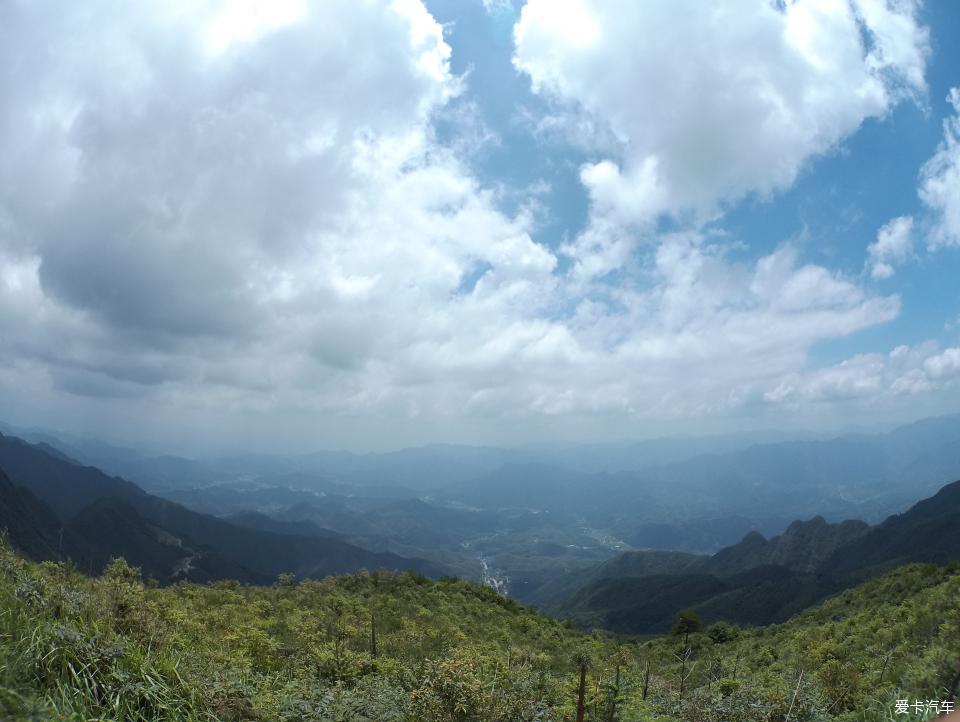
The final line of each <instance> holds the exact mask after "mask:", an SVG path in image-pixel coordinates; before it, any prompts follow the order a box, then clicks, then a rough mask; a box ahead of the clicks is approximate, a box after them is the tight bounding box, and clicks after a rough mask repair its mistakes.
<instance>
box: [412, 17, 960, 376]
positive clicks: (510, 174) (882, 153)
mask: <svg viewBox="0 0 960 722" xmlns="http://www.w3.org/2000/svg"><path fill="white" fill-rule="evenodd" d="M522 5H523V3H519V2H517V3H511V2H501V3H494V4H492V5H491V6H490V7H489V8H487V9H485V8H484V6H483V3H481V2H458V1H456V0H446V1H444V0H433V1H431V2H427V7H428V8H429V9H430V11H431V13H432V14H433V15H434V17H436V18H437V20H439V21H440V22H442V23H445V24H447V32H448V38H449V42H450V45H451V47H452V49H453V53H452V58H451V65H452V68H453V69H454V72H457V73H459V74H465V75H466V76H467V78H468V92H467V93H466V94H465V96H464V97H463V99H462V100H463V102H469V103H475V104H476V106H477V110H478V114H479V116H480V118H481V119H482V121H483V122H484V123H485V124H486V125H487V126H489V128H490V129H491V130H492V131H493V132H495V133H496V135H497V136H498V138H499V141H500V142H499V143H497V144H494V145H492V147H489V148H487V149H485V151H484V152H483V153H481V154H479V156H478V158H477V159H476V167H477V168H478V170H479V171H480V172H481V173H482V174H483V177H485V178H486V179H487V180H488V182H490V183H504V184H507V185H510V186H520V187H522V186H525V185H529V184H532V183H534V182H535V181H537V180H538V179H541V178H549V179H550V181H551V183H552V184H553V186H554V187H553V189H552V192H551V194H550V209H551V213H550V218H549V219H548V221H547V222H546V223H545V224H544V226H543V229H542V233H541V235H540V236H539V238H540V239H541V240H542V241H543V242H546V243H554V244H557V245H559V243H560V242H561V241H562V239H563V238H565V237H570V236H575V235H576V234H577V233H578V232H579V231H580V230H582V228H583V226H584V224H585V223H586V220H587V213H588V199H587V196H586V194H585V192H584V189H583V186H582V185H581V183H580V182H579V174H578V171H579V166H580V164H581V163H583V162H586V161H587V160H591V158H590V156H589V154H585V153H581V152H576V151H575V150H571V149H570V148H563V147H552V148H549V150H546V149H544V147H543V145H542V144H539V143H538V142H537V141H536V139H535V138H533V137H532V136H531V133H530V132H529V128H528V126H526V125H525V124H524V123H522V122H521V120H520V118H519V117H518V116H519V113H518V109H519V108H524V109H530V111H531V112H533V113H537V112H543V102H542V100H541V99H540V98H538V97H537V96H535V95H534V94H533V93H531V92H530V83H529V79H528V78H527V77H525V76H524V75H523V74H520V73H518V72H517V70H516V69H515V68H514V66H513V64H512V62H511V58H512V55H513V37H512V33H513V26H514V23H515V22H516V20H517V18H518V14H519V8H522ZM918 19H919V21H920V22H922V23H923V24H925V25H927V26H928V27H929V28H930V31H931V34H930V45H931V49H932V52H931V55H930V59H929V63H928V65H927V67H926V79H927V84H928V90H927V92H926V94H925V95H924V96H923V97H922V98H920V99H918V102H916V103H909V102H908V103H903V104H900V105H898V106H897V107H895V108H894V109H893V110H892V111H891V112H890V113H889V115H888V116H886V117H884V118H882V119H870V120H867V121H865V122H864V123H863V125H862V127H860V128H859V129H858V130H857V132H855V133H853V134H851V135H850V136H849V137H847V138H845V139H844V141H843V142H842V143H841V144H839V146H838V147H837V148H835V149H833V150H832V151H831V152H829V153H827V154H825V155H824V156H823V157H820V158H817V159H815V160H814V161H812V162H811V163H809V165H808V166H807V167H806V168H805V169H804V171H803V173H802V174H801V175H800V176H799V178H798V179H797V181H796V183H795V184H794V185H793V186H792V187H790V188H789V189H786V190H784V191H782V192H779V193H777V194H775V196H774V197H772V198H766V197H760V198H758V197H754V198H747V199H745V200H744V201H742V202H739V203H736V204H734V205H733V206H732V207H731V208H730V209H729V210H728V212H727V213H726V214H725V216H724V218H723V219H722V220H721V221H720V222H719V223H718V226H719V227H721V228H722V229H724V230H725V231H727V232H729V233H731V234H732V235H733V236H735V237H736V238H738V239H740V240H741V241H743V243H744V244H745V246H746V247H745V248H744V249H743V255H744V256H745V257H746V258H751V257H753V258H756V257H757V256H759V255H761V254H764V253H769V252H770V251H772V250H773V249H774V248H775V247H776V246H777V245H779V244H781V243H784V242H792V243H794V244H796V245H798V246H800V247H801V248H802V249H803V252H804V255H805V257H806V258H809V260H810V261H811V262H815V263H823V264H826V265H829V266H831V267H835V268H839V269H842V270H843V271H844V272H845V273H847V274H850V275H857V274H859V273H860V272H861V271H862V270H863V263H864V249H865V248H866V247H867V246H868V245H869V244H870V243H871V242H873V240H874V239H875V237H876V234H877V229H878V228H880V227H881V226H882V225H883V224H884V223H886V222H887V221H888V220H890V218H891V216H899V215H912V214H919V213H921V212H922V209H921V203H920V200H919V198H918V196H917V176H918V173H919V170H920V168H921V167H922V166H923V164H924V163H925V162H926V161H927V160H928V159H929V158H930V156H931V155H932V154H933V153H934V151H935V150H936V148H937V146H938V145H939V144H940V143H941V142H942V141H943V127H942V122H943V118H944V117H947V116H949V115H950V114H951V113H952V112H953V109H952V107H951V106H950V104H949V102H948V100H947V95H948V93H949V91H950V89H951V88H952V87H955V86H957V85H958V84H960V42H957V41H956V38H958V37H960V8H958V7H957V6H956V5H955V4H954V3H950V2H936V3H928V4H926V5H924V6H922V7H920V8H919V9H918ZM958 278H960V253H958V252H956V251H954V252H945V253H939V254H936V255H934V256H928V257H925V258H920V259H917V261H916V262H914V263H911V264H909V265H908V266H907V267H906V268H904V269H903V270H902V272H900V273H899V274H898V277H897V278H896V279H895V280H894V281H890V282H885V283H882V284H879V287H880V288H882V289H883V290H885V291H887V292H889V291H891V290H892V291H894V292H896V293H899V294H901V296H902V297H903V307H902V310H901V313H900V314H899V316H898V317H897V318H896V319H895V320H893V321H890V322H888V323H885V324H883V325H881V326H879V327H876V328H872V329H866V330H864V331H862V332H860V333H857V334H854V335H852V336H849V337H845V338H840V339H835V340H830V341H827V342H824V343H821V344H818V345H817V346H816V347H815V348H814V350H813V355H812V356H811V364H818V363H820V364H828V363H835V362H839V361H842V360H843V359H844V358H846V357H848V356H850V355H853V354H856V353H860V352H864V351H877V352H884V351H887V350H889V349H890V348H893V347H895V346H896V345H899V344H904V343H905V344H917V343H922V342H923V341H925V340H928V339H931V338H936V339H940V340H941V341H942V342H943V343H944V344H946V345H954V344H955V343H956V341H957V340H958V338H960V323H956V324H953V325H951V324H952V322H956V321H957V319H960V293H958V290H957V289H958V284H957V280H956V279H958Z"/></svg>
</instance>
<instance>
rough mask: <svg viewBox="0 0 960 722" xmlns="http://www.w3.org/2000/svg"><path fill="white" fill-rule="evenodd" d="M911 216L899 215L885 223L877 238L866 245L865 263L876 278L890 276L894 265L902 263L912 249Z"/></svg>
mask: <svg viewBox="0 0 960 722" xmlns="http://www.w3.org/2000/svg"><path fill="white" fill-rule="evenodd" d="M912 232H913V218H912V217H910V216H899V217H898V218H894V219H893V220H892V221H890V222H889V223H887V224H885V225H884V226H883V227H882V228H881V229H880V230H879V232H878V233H877V240H876V241H874V242H873V243H871V244H870V245H869V246H867V256H868V259H867V265H868V267H869V268H870V274H871V275H872V276H873V277H874V278H876V279H886V278H890V277H891V276H892V275H893V274H894V265H895V264H899V263H903V262H904V261H905V260H906V259H907V258H908V257H909V256H910V254H911V252H912V250H913V237H912V235H911V234H912Z"/></svg>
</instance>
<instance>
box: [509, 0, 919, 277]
mask: <svg viewBox="0 0 960 722" xmlns="http://www.w3.org/2000/svg"><path fill="white" fill-rule="evenodd" d="M916 10H917V3H915V2H909V1H907V2H898V3H891V2H884V0H856V1H855V2H850V3H847V2H823V1H820V0H797V1H795V2H788V3H783V4H778V3H773V2H769V1H768V0H738V1H737V2H732V3H731V2H728V3H723V4H717V3H713V4H711V5H710V6H709V7H704V4H703V3H702V2H699V1H698V0H684V1H683V2H676V1H675V0H671V1H669V2H666V1H663V2H642V3H637V2H632V1H631V0H603V1H600V0H562V1H558V0H530V2H528V3H527V4H526V6H525V7H524V8H523V11H522V13H521V17H520V19H519V21H518V22H517V25H516V28H515V38H516V53H515V56H514V63H515V65H516V67H517V68H518V69H519V70H521V71H522V72H524V73H526V74H527V75H528V76H529V77H530V80H531V83H532V86H533V89H534V91H535V92H537V93H540V94H542V95H544V96H547V97H549V98H551V99H553V100H555V101H556V102H557V104H558V105H559V106H561V108H565V109H566V113H567V116H568V118H569V120H570V123H571V125H572V126H573V131H574V132H575V133H578V134H580V133H582V132H583V128H584V127H590V124H585V123H584V122H583V119H582V115H583V113H584V112H585V113H587V114H588V115H589V116H590V117H591V118H592V119H593V123H594V124H595V125H596V126H597V127H598V128H606V129H608V130H609V132H610V133H611V134H612V136H613V137H614V138H616V139H617V142H616V143H615V145H616V147H615V148H612V149H610V156H611V157H608V158H606V159H603V160H600V161H598V162H595V163H588V164H587V165H585V166H584V167H583V169H582V172H581V180H582V181H583V183H584V185H585V186H586V188H587V190H588V191H589V193H590V198H591V201H592V204H593V213H594V220H595V222H600V223H601V224H610V223H613V224H617V225H624V224H627V225H632V224H644V223H648V222H651V221H652V220H653V219H655V218H656V217H657V216H658V215H660V214H671V215H674V216H682V217H688V216H690V215H691V214H692V215H693V217H694V218H699V219H703V218H708V217H711V216H712V215H713V214H715V213H716V212H717V211H718V210H719V209H721V208H722V207H723V205H724V203H725V202H730V201H734V200H736V199H739V198H741V197H743V196H744V195H746V194H749V193H758V194H761V195H767V194H770V193H773V192H775V191H778V190H781V189H784V188H786V187H789V186H790V185H791V184H792V183H793V182H794V180H795V179H796V177H797V175H798V174H799V173H800V172H801V170H802V169H803V168H804V166H805V164H806V163H807V162H808V161H809V160H810V159H811V158H813V157H815V156H818V155H821V154H823V153H826V152H828V151H830V150H831V149H833V148H834V147H836V146H837V144H838V143H840V142H841V141H842V140H843V139H844V138H846V137H847V136H849V135H850V134H851V133H853V132H855V131H856V130H857V129H858V128H859V127H860V125H861V124H862V123H863V121H864V120H865V119H867V118H871V117H881V116H883V115H885V114H886V113H887V112H888V110H889V109H890V108H891V107H892V106H893V105H894V104H895V103H897V102H898V101H899V100H900V99H902V98H905V97H916V96H919V95H922V94H923V93H924V92H925V89H926V87H925V83H924V77H923V76H924V66H925V62H926V58H927V55H928V53H929V49H928V32H927V30H926V28H923V27H921V26H920V25H919V24H918V23H917V20H916V17H915V16H916ZM864 38H868V42H867V43H865V42H864ZM591 232H592V231H590V230H588V232H587V233H588V235H590V234H591ZM571 249H572V250H573V251H574V253H575V257H576V258H577V259H578V260H581V261H582V262H583V263H584V264H585V266H588V267H590V268H591V269H592V271H593V272H595V273H596V272H601V271H603V270H610V268H609V267H607V266H605V265H604V264H603V263H599V262H597V261H596V260H595V259H587V258H586V257H587V256H589V255H590V254H591V253H597V251H598V249H596V248H595V244H593V243H591V242H590V241H589V240H588V241H586V242H584V243H582V244H580V245H579V246H572V247H571ZM605 253H606V250H605V249H600V250H599V253H598V255H599V256H603V255H604V254H605Z"/></svg>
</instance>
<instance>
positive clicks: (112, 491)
mask: <svg viewBox="0 0 960 722" xmlns="http://www.w3.org/2000/svg"><path fill="white" fill-rule="evenodd" d="M0 469H2V470H3V472H4V475H3V477H2V482H0V491H2V493H3V494H4V501H5V502H7V500H8V499H9V502H10V503H9V504H8V503H4V505H3V518H0V526H5V527H6V528H7V529H8V533H9V534H10V539H11V541H12V543H13V544H14V545H15V546H16V547H18V548H20V549H21V550H23V551H24V552H26V553H28V554H29V555H31V556H32V557H34V558H51V559H58V558H69V559H71V560H72V561H73V562H74V563H75V564H76V565H77V566H78V567H80V568H81V569H82V570H84V571H88V572H90V573H98V572H99V571H100V570H101V569H102V568H103V566H104V564H105V563H106V562H107V561H108V560H109V559H110V558H111V557H114V556H123V557H125V558H126V559H127V560H128V561H129V562H130V563H131V564H134V565H136V566H139V567H141V568H142V570H143V573H144V574H145V575H151V576H153V577H155V578H156V579H158V580H159V581H161V582H171V581H175V580H178V579H189V580H193V581H207V580H210V579H222V578H231V579H238V580H241V581H245V582H251V583H266V582H270V581H272V580H274V579H276V577H277V576H278V575H279V574H283V573H293V574H295V575H297V576H300V577H323V576H327V575H329V574H337V573H344V572H352V571H356V570H357V569H359V568H364V567H365V568H369V569H377V568H385V569H401V570H402V569H411V570H414V571H417V572H419V573H423V574H429V575H434V576H436V575H440V574H442V573H443V572H444V570H443V569H442V568H441V567H440V566H439V565H437V564H434V563H432V562H428V561H426V560H423V559H408V558H404V557H401V556H398V555H396V554H392V553H388V552H386V553H378V552H370V551H367V550H365V549H361V548H359V547H357V546H354V545H352V544H349V543H347V542H345V541H342V540H340V539H338V538H335V536H334V535H327V536H317V535H311V536H307V535H303V534H296V533H292V534H286V533H280V532H279V531H277V530H266V529H256V528H251V527H249V526H240V525H237V524H234V523H231V522H229V521H226V520H224V519H219V518H217V517H214V516H210V515H207V514H201V513H198V512H195V511H191V510H190V509H187V508H185V507H183V506H180V505H179V504H175V503H173V502H171V501H168V500H166V499H162V498H160V497H157V496H153V495H151V494H148V493H146V492H145V491H143V490H142V489H140V488H139V487H138V486H136V485H135V484H133V483H131V482H128V481H125V480H124V479H121V478H119V477H110V476H107V475H106V474H104V473H103V472H102V471H100V470H99V469H96V468H94V467H89V466H83V465H81V464H79V463H76V462H75V461H73V460H71V459H69V458H68V457H66V456H65V455H64V454H62V453H61V452H59V451H57V450H55V449H52V447H49V446H46V445H43V444H40V445H33V444H30V443H27V442H25V441H23V440H20V439H17V438H13V437H8V436H2V435H0Z"/></svg>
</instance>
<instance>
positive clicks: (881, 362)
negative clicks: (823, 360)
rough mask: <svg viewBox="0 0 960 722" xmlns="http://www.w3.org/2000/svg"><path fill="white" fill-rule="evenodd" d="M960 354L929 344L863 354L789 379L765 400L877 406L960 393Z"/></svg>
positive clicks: (765, 397) (768, 393) (788, 376)
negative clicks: (858, 402)
mask: <svg viewBox="0 0 960 722" xmlns="http://www.w3.org/2000/svg"><path fill="white" fill-rule="evenodd" d="M958 381H960V348H956V347H951V348H946V349H940V348H939V347H938V346H937V344H935V343H932V342H928V343H925V344H920V345H918V346H897V347H896V348H895V349H894V350H893V351H891V352H890V353H888V354H882V353H872V354H860V355H857V356H854V357H853V358H850V359H847V360H845V361H842V362H840V363H839V364H836V365H834V366H828V367H826V368H822V369H816V370H813V371H809V372H806V373H796V374H790V375H787V376H785V377H784V378H783V379H781V380H780V381H779V382H778V383H777V384H776V385H774V386H773V387H772V388H769V389H768V390H766V391H765V392H764V394H763V398H764V400H765V401H766V402H768V403H773V404H778V405H784V404H785V405H790V404H799V403H810V402H816V403H829V402H835V401H844V400H854V399H867V400H869V402H870V403H874V404H875V403H878V402H880V401H882V400H883V399H889V398H892V397H897V396H912V395H915V394H920V393H927V392H930V391H936V390H944V389H948V388H956V386H957V382H958Z"/></svg>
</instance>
